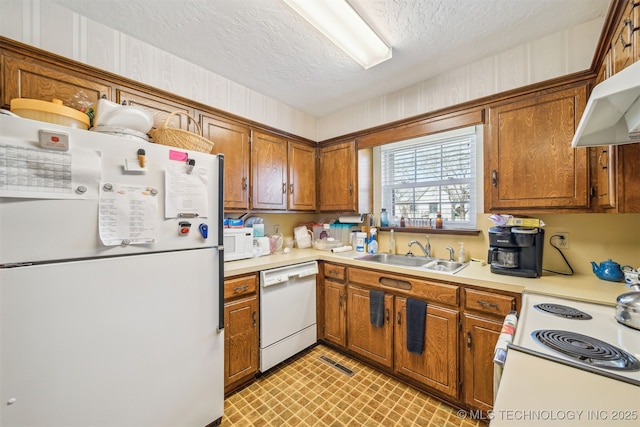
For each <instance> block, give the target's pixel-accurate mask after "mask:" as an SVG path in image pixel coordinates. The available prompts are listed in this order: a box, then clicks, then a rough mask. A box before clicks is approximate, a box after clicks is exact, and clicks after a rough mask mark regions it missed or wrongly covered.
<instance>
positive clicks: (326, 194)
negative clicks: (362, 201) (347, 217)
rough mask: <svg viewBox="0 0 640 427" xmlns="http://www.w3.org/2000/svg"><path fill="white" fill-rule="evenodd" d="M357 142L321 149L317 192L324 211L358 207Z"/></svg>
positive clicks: (351, 209) (350, 209) (353, 210)
mask: <svg viewBox="0 0 640 427" xmlns="http://www.w3.org/2000/svg"><path fill="white" fill-rule="evenodd" d="M356 159H357V157H356V143H355V141H349V142H344V143H342V144H336V145H331V146H328V147H321V148H320V163H319V171H318V176H319V177H320V179H321V181H320V182H319V184H318V194H319V197H320V199H319V203H320V211H321V212H330V211H340V212H356V211H357V210H358V188H357V170H358V165H357V163H356Z"/></svg>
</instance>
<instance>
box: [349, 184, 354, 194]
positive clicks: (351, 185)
mask: <svg viewBox="0 0 640 427" xmlns="http://www.w3.org/2000/svg"><path fill="white" fill-rule="evenodd" d="M349 194H353V184H352V183H349Z"/></svg>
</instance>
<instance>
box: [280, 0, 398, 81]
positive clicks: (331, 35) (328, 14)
mask: <svg viewBox="0 0 640 427" xmlns="http://www.w3.org/2000/svg"><path fill="white" fill-rule="evenodd" d="M283 1H284V2H285V3H286V4H287V5H289V7H291V8H292V9H293V10H295V11H296V12H297V13H298V14H300V16H302V17H303V18H304V19H306V20H307V21H309V23H311V25H313V26H314V27H316V28H317V29H318V30H320V32H321V33H322V34H324V35H325V36H326V37H327V38H328V39H329V40H331V41H332V42H333V43H335V44H336V46H338V47H339V48H340V49H342V50H343V51H345V52H346V53H347V54H348V55H349V56H351V57H352V58H353V59H354V60H356V62H358V63H359V64H360V65H362V66H363V67H364V68H365V69H368V68H371V67H373V66H374V65H377V64H379V63H381V62H384V61H386V60H387V59H390V58H391V48H390V47H389V46H387V45H386V44H385V43H384V42H383V41H382V40H381V39H380V37H378V35H377V34H376V33H375V32H374V31H373V30H372V29H371V28H370V27H369V26H368V25H367V23H366V22H364V20H363V19H362V18H361V17H360V15H358V13H357V12H356V11H355V10H353V8H352V7H351V6H350V5H349V3H347V2H346V0H283Z"/></svg>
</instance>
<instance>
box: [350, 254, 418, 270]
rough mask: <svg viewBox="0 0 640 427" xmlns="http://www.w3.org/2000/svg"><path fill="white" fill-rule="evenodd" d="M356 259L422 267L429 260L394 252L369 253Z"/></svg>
mask: <svg viewBox="0 0 640 427" xmlns="http://www.w3.org/2000/svg"><path fill="white" fill-rule="evenodd" d="M356 259H359V260H362V261H371V262H378V263H380V264H389V265H400V266H403V267H422V266H423V265H425V264H426V263H428V262H429V260H428V259H427V258H424V257H412V256H406V255H394V254H369V255H363V256H361V257H358V258H356Z"/></svg>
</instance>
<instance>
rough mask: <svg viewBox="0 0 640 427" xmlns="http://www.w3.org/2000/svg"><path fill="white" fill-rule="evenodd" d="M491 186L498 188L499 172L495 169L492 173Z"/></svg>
mask: <svg viewBox="0 0 640 427" xmlns="http://www.w3.org/2000/svg"><path fill="white" fill-rule="evenodd" d="M491 185H493V186H494V187H497V186H498V172H497V171H496V170H495V169H494V170H492V171H491Z"/></svg>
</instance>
